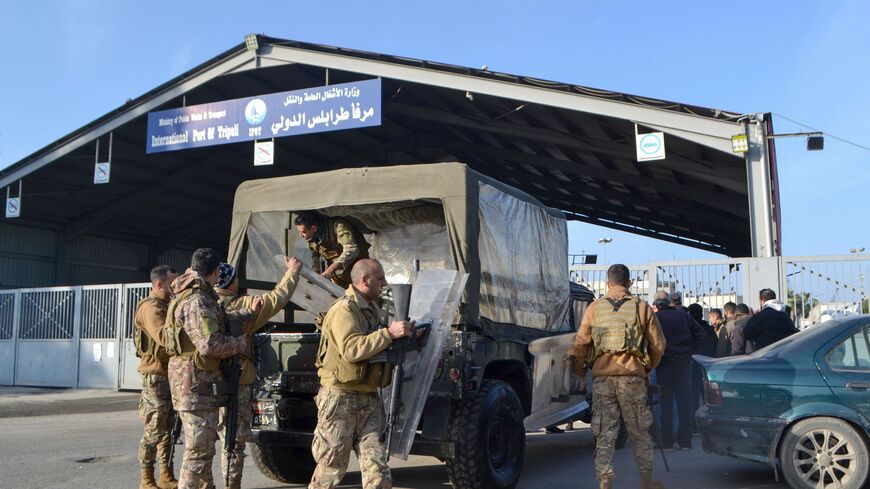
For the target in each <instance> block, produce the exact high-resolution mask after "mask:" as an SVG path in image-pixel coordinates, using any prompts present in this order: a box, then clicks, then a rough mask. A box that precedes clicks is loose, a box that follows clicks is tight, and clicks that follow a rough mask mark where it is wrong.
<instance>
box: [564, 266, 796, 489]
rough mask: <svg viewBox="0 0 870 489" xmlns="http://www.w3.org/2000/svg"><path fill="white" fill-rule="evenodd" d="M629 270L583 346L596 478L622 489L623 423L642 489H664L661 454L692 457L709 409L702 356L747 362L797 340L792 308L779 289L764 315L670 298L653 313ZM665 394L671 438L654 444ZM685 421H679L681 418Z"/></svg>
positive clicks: (579, 359) (660, 297)
mask: <svg viewBox="0 0 870 489" xmlns="http://www.w3.org/2000/svg"><path fill="white" fill-rule="evenodd" d="M629 277H630V276H629V270H628V268H627V267H626V266H625V265H621V264H617V265H613V266H611V267H610V268H609V269H608V271H607V293H606V295H605V296H604V297H602V298H600V299H598V300H596V301H595V302H594V303H593V304H592V305H591V306H590V307H589V308H588V309H587V311H586V313H585V315H584V316H583V320H582V321H581V323H580V328H579V330H578V332H577V336H576V339H575V342H574V349H573V358H574V366H575V370H576V372H577V375H578V378H579V383H580V389H581V390H585V388H586V373H587V371H591V374H592V379H593V380H592V399H593V402H592V423H591V429H592V432H593V435H595V441H596V444H595V469H596V475H597V477H598V480H599V487H600V488H601V489H609V488H612V487H614V485H613V480H614V477H615V472H614V470H613V464H612V460H613V449H614V444H615V441H616V438H617V434H618V431H619V427H620V422H619V420H620V419H622V423H623V424H624V426H625V428H626V430H627V431H628V435H629V437H630V439H631V443H632V448H633V450H634V458H635V463H636V464H637V467H638V470H639V471H640V479H641V488H642V489H653V488H661V487H662V484H660V483H659V482H656V481H654V480H653V478H652V450H653V447H654V446H655V445H658V444H660V445H661V446H660V447H659V448H661V449H663V450H666V451H673V450H675V449H676V448H679V449H681V450H690V449H691V448H692V432H693V430H694V413H695V411H696V410H697V409H698V407H699V405H700V403H701V402H702V394H703V371H702V369H701V367H700V365H698V364H697V362H694V361H693V359H692V355H695V354H700V355H705V356H710V357H725V356H732V355H746V354H749V353H752V352H754V351H756V350H759V349H761V348H764V347H766V346H768V345H771V344H773V343H775V342H777V341H779V340H781V339H783V338H786V337H787V336H790V335H792V334H794V333H797V331H798V330H797V328H795V326H794V323H793V322H792V320H791V319H790V317H789V316H788V313H787V310H786V306H785V305H784V304H783V303H782V302H781V301H779V300H777V298H776V293H775V292H774V291H773V290H771V289H762V290H761V291H760V293H759V310H758V311H757V312H756V313H754V314H753V312H752V310H751V309H750V308H749V306H747V305H746V304H735V303H733V302H729V303H727V304H725V306H724V308H723V309H724V313H723V311H722V310H719V309H711V310H710V311H709V312H708V316H707V317H708V320H706V321H705V320H704V319H703V312H704V310H703V308H702V306H701V305H700V304H690V305H689V306H688V307H685V306H684V305H683V297H682V295H681V294H680V293H679V292H668V291H664V290H660V291H658V292H656V294H655V296H654V300H653V303H652V304H651V305H650V304H647V303H646V302H645V301H643V300H640V299H638V298H636V297H634V296H632V295H631V293H630V292H629V289H630V287H631V280H630V278H629ZM651 384H652V385H657V386H658V392H659V393H660V405H661V416H660V422H659V423H658V427H659V428H658V429H660V430H661V433H660V435H661V437H660V438H659V439H658V440H656V442H655V443H654V442H653V437H652V434H651V432H655V431H656V430H655V429H653V424H654V419H653V416H654V415H653V412H652V409H651V408H650V391H649V386H650V385H651ZM675 411H676V416H675V415H674V413H675Z"/></svg>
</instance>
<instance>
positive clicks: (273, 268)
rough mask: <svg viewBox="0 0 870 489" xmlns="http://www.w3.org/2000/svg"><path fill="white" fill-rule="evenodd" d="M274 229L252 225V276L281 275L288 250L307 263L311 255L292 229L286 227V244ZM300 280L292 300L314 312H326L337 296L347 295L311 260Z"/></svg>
mask: <svg viewBox="0 0 870 489" xmlns="http://www.w3.org/2000/svg"><path fill="white" fill-rule="evenodd" d="M255 224H259V223H255ZM261 226H262V227H266V226H265V225H261ZM270 231H273V232H274V231H275V230H274V229H268V228H266V229H265V230H261V229H260V227H259V226H254V225H252V226H250V227H249V228H248V248H249V251H248V270H247V271H248V278H253V279H258V280H274V277H280V276H281V274H282V273H283V270H285V269H286V268H285V265H284V255H285V254H286V255H291V256H292V255H296V256H297V257H303V258H302V259H303V263H304V260H305V258H306V257H308V256H309V255H310V253H309V252H308V249H307V247H305V242H304V241H303V240H300V239H295V236H294V235H293V234H292V233H291V232H290V231H289V230H285V233H286V235H285V237H284V238H285V239H284V243H283V244H282V243H281V242H279V240H278V239H276V238H275V237H274V234H273V233H272V232H270ZM298 280H299V281H298V283H297V285H296V290H295V291H294V292H293V295H292V296H290V300H291V301H292V302H293V303H294V304H296V305H297V306H299V307H301V308H302V309H305V310H306V311H308V312H310V313H311V314H312V315H314V316H317V315H318V314H320V313H321V312H326V311H327V310H328V309H329V306H331V305H332V303H333V302H335V300H336V299H338V298H340V297H341V296H343V295H344V289H342V288H341V287H339V286H338V285H335V284H334V283H333V282H332V281H330V280H327V279H325V278H323V277H321V276H320V275H319V274H317V273H316V272H315V271H314V270H312V269H311V268H309V267H308V264H305V265H303V267H302V270H301V271H300V272H299V279H298Z"/></svg>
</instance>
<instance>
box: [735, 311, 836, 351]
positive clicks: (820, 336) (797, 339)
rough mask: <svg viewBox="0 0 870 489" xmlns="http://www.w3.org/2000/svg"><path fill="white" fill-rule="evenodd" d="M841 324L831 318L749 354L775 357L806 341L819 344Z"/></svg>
mask: <svg viewBox="0 0 870 489" xmlns="http://www.w3.org/2000/svg"><path fill="white" fill-rule="evenodd" d="M840 324H841V321H839V320H836V319H832V320H830V321H826V322H824V323H821V324H818V325H816V326H813V327H810V328H807V329H804V330H802V331H799V332H797V333H795V334H793V335H791V336H788V337H786V338H783V339H781V340H779V341H777V342H776V343H774V344H772V345H768V346H766V347H764V348H762V349H760V350H756V351H754V352H752V353H750V354H749V356H751V357H775V356H779V355H782V354H784V353H787V352H789V351H791V350H793V349H794V348H798V347H800V346H802V345H804V344H806V343H807V342H810V343H812V342H815V343H819V344H821V343H822V342H824V341H826V340H827V339H828V337H829V336H830V334H831V330H832V329H836V328H837V326H839V325H840Z"/></svg>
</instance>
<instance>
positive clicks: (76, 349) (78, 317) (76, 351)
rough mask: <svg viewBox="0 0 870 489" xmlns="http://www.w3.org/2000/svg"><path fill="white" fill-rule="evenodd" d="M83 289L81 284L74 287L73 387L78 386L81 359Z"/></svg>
mask: <svg viewBox="0 0 870 489" xmlns="http://www.w3.org/2000/svg"><path fill="white" fill-rule="evenodd" d="M83 295H84V290H83V289H82V286H81V285H80V286H78V287H75V296H74V302H73V304H74V305H73V333H72V349H73V368H74V369H75V374H74V375H73V385H72V386H73V387H78V386H79V370H80V368H79V361H80V360H81V351H82V347H81V339H82V296H83Z"/></svg>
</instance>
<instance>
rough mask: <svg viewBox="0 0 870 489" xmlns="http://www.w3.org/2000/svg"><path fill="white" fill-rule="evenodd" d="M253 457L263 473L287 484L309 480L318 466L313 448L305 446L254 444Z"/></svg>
mask: <svg viewBox="0 0 870 489" xmlns="http://www.w3.org/2000/svg"><path fill="white" fill-rule="evenodd" d="M251 457H253V459H254V463H255V464H256V465H257V468H258V469H260V472H262V473H263V475H265V476H266V477H268V478H270V479H272V480H276V481H278V482H284V483H285V484H304V483H307V482H309V481H310V480H311V474H313V473H314V468H315V467H316V466H317V464H316V463H315V462H314V457H313V456H312V455H311V449H310V448H305V447H288V446H284V445H269V444H258V445H252V446H251Z"/></svg>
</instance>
